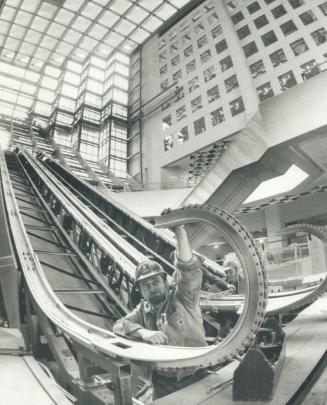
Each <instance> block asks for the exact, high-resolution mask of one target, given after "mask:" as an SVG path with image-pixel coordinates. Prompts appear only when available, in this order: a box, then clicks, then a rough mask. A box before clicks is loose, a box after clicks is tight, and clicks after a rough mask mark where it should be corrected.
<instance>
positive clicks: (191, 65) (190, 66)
mask: <svg viewBox="0 0 327 405" xmlns="http://www.w3.org/2000/svg"><path fill="white" fill-rule="evenodd" d="M195 68H196V64H195V59H193V60H191V62H189V63H187V64H186V72H187V73H191V72H193V70H194V69H195Z"/></svg>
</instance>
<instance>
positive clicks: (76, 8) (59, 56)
mask: <svg viewBox="0 0 327 405" xmlns="http://www.w3.org/2000/svg"><path fill="white" fill-rule="evenodd" d="M187 3H189V0H43V1H42V0H2V1H1V0H0V104H1V105H0V113H1V112H2V110H4V111H5V113H4V114H6V115H8V113H7V112H6V111H8V110H6V108H5V105H6V102H7V101H8V102H9V103H12V105H14V107H15V108H13V112H12V115H15V111H14V110H15V109H16V113H17V111H18V116H21V117H24V114H25V116H26V113H27V108H26V106H27V107H28V108H32V105H34V104H35V100H36V99H38V93H39V91H38V90H39V89H40V87H41V88H42V86H43V85H44V83H45V82H46V83H47V84H45V85H44V91H43V93H41V94H43V98H44V100H42V99H41V101H42V102H44V103H48V107H50V105H51V99H52V96H53V94H54V93H55V91H56V89H57V87H56V86H57V83H56V82H58V76H59V73H58V72H60V71H62V70H63V69H66V68H67V63H68V62H70V64H75V66H83V64H84V63H85V62H86V61H88V60H89V57H90V56H93V57H96V58H97V59H98V60H99V65H98V66H100V65H101V63H102V66H100V68H102V69H105V68H106V66H107V62H108V61H110V60H111V58H112V56H113V55H115V54H116V53H117V50H119V52H120V54H121V53H123V54H125V55H126V56H128V55H129V54H131V53H132V52H133V50H135V49H136V48H137V46H138V45H139V44H141V43H142V42H144V41H145V40H146V39H147V38H148V37H149V36H150V35H151V34H152V33H153V32H154V31H156V30H157V29H158V28H159V27H160V26H161V25H162V24H163V23H164V22H166V21H167V19H168V18H169V17H171V16H173V15H174V14H175V13H176V12H177V11H178V10H179V9H181V8H182V7H183V6H184V5H185V4H187ZM124 63H127V64H128V58H126V57H125V61H124ZM10 67H13V68H12V69H11V68H10ZM76 72H78V69H76V70H75V72H74V73H76ZM78 73H80V72H78ZM44 75H50V76H51V75H52V77H50V78H48V80H44ZM49 83H50V84H49ZM28 85H30V87H29V88H28V87H27V86H28ZM31 86H32V87H31ZM50 86H51V87H50ZM76 86H78V85H76ZM24 89H26V90H24ZM49 90H50V93H49ZM76 90H77V87H76ZM4 91H6V94H8V97H9V98H8V97H7V95H6V96H5V95H4ZM8 91H9V92H11V94H12V96H10V95H9V93H8ZM1 92H2V93H3V97H2V98H1ZM51 92H52V93H51ZM44 94H45V95H44ZM21 97H25V100H24V99H23V100H22V99H21ZM26 97H27V98H28V99H29V100H30V101H29V100H27V99H26ZM41 97H42V95H41ZM19 102H20V103H21V104H20V106H18V107H19V108H17V105H18V104H19ZM24 108H25V110H24ZM48 109H49V108H48ZM45 110H46V109H45ZM16 116H17V114H16Z"/></svg>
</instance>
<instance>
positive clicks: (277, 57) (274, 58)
mask: <svg viewBox="0 0 327 405" xmlns="http://www.w3.org/2000/svg"><path fill="white" fill-rule="evenodd" d="M269 57H270V59H271V63H272V64H273V66H274V67H276V66H279V65H280V64H281V63H285V62H287V58H286V55H285V53H284V51H283V50H282V49H278V51H276V52H273V53H271V54H270V55H269Z"/></svg>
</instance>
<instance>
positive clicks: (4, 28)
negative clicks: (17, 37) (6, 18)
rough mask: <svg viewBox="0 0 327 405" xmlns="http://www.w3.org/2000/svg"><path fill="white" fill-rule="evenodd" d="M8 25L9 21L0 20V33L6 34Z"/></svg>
mask: <svg viewBox="0 0 327 405" xmlns="http://www.w3.org/2000/svg"><path fill="white" fill-rule="evenodd" d="M9 27H10V24H9V23H7V22H3V21H1V24H0V33H1V34H7V32H8V30H9Z"/></svg>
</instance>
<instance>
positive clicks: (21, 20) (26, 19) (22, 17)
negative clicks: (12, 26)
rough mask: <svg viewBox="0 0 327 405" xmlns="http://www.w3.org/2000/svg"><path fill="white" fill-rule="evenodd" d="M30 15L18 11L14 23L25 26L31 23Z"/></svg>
mask: <svg viewBox="0 0 327 405" xmlns="http://www.w3.org/2000/svg"><path fill="white" fill-rule="evenodd" d="M31 19H32V14H29V13H26V12H25V11H18V13H17V15H16V18H15V22H16V23H17V24H20V25H23V26H26V25H28V24H29V23H30V22H31Z"/></svg>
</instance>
